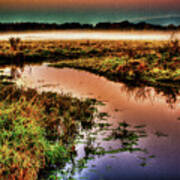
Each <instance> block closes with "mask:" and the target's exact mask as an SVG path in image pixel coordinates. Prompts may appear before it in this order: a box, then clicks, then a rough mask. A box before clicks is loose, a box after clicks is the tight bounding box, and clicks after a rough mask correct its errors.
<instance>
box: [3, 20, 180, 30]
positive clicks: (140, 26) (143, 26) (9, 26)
mask: <svg viewBox="0 0 180 180" xmlns="http://www.w3.org/2000/svg"><path fill="white" fill-rule="evenodd" d="M68 29H74V30H75V29H94V30H180V25H179V26H175V25H173V24H171V25H168V26H162V25H154V24H148V23H146V22H140V23H137V24H134V23H131V22H129V21H123V22H119V23H110V22H103V23H97V24H96V25H95V26H93V25H92V24H80V23H64V24H56V23H52V24H48V23H28V22H26V23H0V31H1V32H2V31H26V30H68Z"/></svg>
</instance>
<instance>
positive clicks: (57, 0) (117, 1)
mask: <svg viewBox="0 0 180 180" xmlns="http://www.w3.org/2000/svg"><path fill="white" fill-rule="evenodd" d="M74 7H80V8H93V7H98V8H107V7H108V8H113V7H114V8H137V7H139V8H143V7H149V8H160V9H161V8H163V9H169V8H176V9H177V8H179V9H180V0H0V8H1V9H2V8H13V9H19V8H20V9H21V8H31V9H32V8H35V9H37V8H74Z"/></svg>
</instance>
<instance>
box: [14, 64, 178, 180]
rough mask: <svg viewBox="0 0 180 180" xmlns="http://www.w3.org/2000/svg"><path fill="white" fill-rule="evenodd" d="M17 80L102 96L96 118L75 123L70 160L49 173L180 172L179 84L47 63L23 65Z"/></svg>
mask: <svg viewBox="0 0 180 180" xmlns="http://www.w3.org/2000/svg"><path fill="white" fill-rule="evenodd" d="M19 72H20V71H19ZM17 81H25V82H24V84H22V85H24V86H26V87H34V88H36V89H37V90H39V91H49V90H52V91H56V92H60V93H62V92H63V93H72V95H73V96H78V97H79V98H85V97H90V98H95V99H97V100H99V101H101V102H103V103H99V106H98V110H99V112H101V113H100V114H99V115H98V116H97V117H96V119H95V120H94V121H95V123H93V124H92V125H89V127H88V129H86V130H83V128H82V127H79V132H80V136H79V138H77V139H76V144H75V146H73V147H72V155H71V162H69V163H68V164H67V165H66V166H65V167H64V169H58V170H56V171H55V172H53V174H54V175H57V176H59V177H62V178H63V179H73V178H75V179H81V178H83V177H84V178H86V179H90V180H91V179H108V180H111V179H113V180H116V179H132V178H138V179H147V178H149V179H160V178H162V179H163V178H164V179H172V177H176V178H177V177H178V178H179V177H180V169H179V167H180V155H179V152H178V149H179V148H180V144H179V136H180V126H179V121H178V120H177V117H179V116H180V114H179V112H180V108H179V104H178V102H179V89H177V88H174V87H173V88H172V87H162V86H161V87H160V86H159V87H155V88H150V87H143V86H141V87H132V86H127V85H124V84H121V83H114V82H111V81H109V80H107V79H105V78H103V77H99V76H96V75H94V74H91V73H88V72H84V71H77V70H72V69H68V68H65V69H55V68H52V67H47V66H46V65H42V66H25V67H24V70H23V72H22V73H21V78H19V79H18V80H17ZM100 104H101V105H100ZM103 104H104V106H102V105H103ZM167 104H168V105H167ZM172 107H173V109H172ZM107 113H108V114H107Z"/></svg>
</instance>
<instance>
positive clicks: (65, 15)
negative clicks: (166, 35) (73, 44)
mask: <svg viewBox="0 0 180 180" xmlns="http://www.w3.org/2000/svg"><path fill="white" fill-rule="evenodd" d="M162 19H163V21H162ZM123 20H129V21H132V22H138V21H144V20H145V21H149V22H153V23H156V24H162V22H163V24H171V23H173V24H176V25H177V24H180V0H0V22H29V21H30V22H48V23H53V22H55V23H64V22H80V23H91V24H95V23H97V22H102V21H103V22H105V21H110V22H117V21H123ZM160 21H161V22H160Z"/></svg>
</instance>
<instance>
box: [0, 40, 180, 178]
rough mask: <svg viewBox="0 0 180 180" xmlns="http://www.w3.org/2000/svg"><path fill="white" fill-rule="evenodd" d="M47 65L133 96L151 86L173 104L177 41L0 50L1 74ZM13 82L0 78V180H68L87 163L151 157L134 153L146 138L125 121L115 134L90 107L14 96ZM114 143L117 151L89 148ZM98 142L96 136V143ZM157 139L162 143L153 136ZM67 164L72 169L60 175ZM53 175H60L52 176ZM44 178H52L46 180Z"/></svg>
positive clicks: (84, 102)
mask: <svg viewBox="0 0 180 180" xmlns="http://www.w3.org/2000/svg"><path fill="white" fill-rule="evenodd" d="M42 62H50V64H49V66H53V67H58V68H63V67H70V68H77V69H83V70H88V71H90V72H93V73H96V74H99V75H103V76H105V77H107V78H108V79H110V80H112V81H117V82H124V83H126V85H127V86H128V87H129V89H133V88H135V87H140V88H143V87H145V86H152V87H154V88H155V90H156V91H157V92H159V93H160V92H163V93H164V94H165V95H168V103H174V102H175V101H176V95H177V94H179V88H180V86H179V83H180V44H179V42H178V41H175V40H174V41H168V42H167V41H162V42H161V41H89V40H88V41H83V40H82V41H80V40H78V41H22V40H20V39H15V38H11V39H10V40H9V42H7V41H1V42H0V66H2V67H4V66H11V67H13V68H14V67H15V66H20V67H21V68H22V67H23V66H24V64H26V63H27V64H29V63H42ZM12 79H13V76H6V75H3V70H2V72H1V76H0V128H1V134H0V178H1V179H19V180H20V179H54V178H58V176H59V178H63V177H66V178H65V179H67V178H68V179H73V176H72V174H74V173H75V171H77V170H78V171H80V170H82V169H83V168H86V163H87V161H88V160H92V159H93V158H94V156H102V155H105V154H115V153H119V152H134V151H139V152H143V153H145V155H146V156H145V157H144V156H143V157H140V158H139V159H141V163H140V165H141V166H143V167H144V166H146V165H147V161H148V160H149V159H152V158H154V157H155V155H154V154H149V152H148V150H147V149H143V148H140V147H139V146H138V145H139V141H140V139H141V138H146V137H147V136H148V134H147V133H146V130H145V125H141V124H137V125H136V126H134V127H132V126H131V125H130V124H128V123H127V122H125V121H122V122H119V124H118V126H117V127H112V124H110V123H108V122H107V118H108V114H106V113H105V112H99V111H98V108H97V107H98V106H102V105H103V104H102V103H101V102H99V101H97V100H95V99H78V98H75V97H71V96H69V95H64V94H57V93H52V92H42V93H39V92H38V91H37V90H35V89H24V88H21V89H20V88H18V87H17V86H16V84H14V83H12V81H11V80H12ZM99 134H101V138H102V137H103V141H107V142H108V141H120V142H119V146H118V147H116V148H112V147H109V148H105V147H102V146H101V145H95V144H94V141H95V139H96V138H97V137H98V136H99ZM102 134H103V135H102ZM156 135H157V136H158V137H160V136H163V137H166V135H165V134H163V133H161V132H156ZM84 136H85V137H86V139H85V140H86V142H85V146H84V152H85V156H84V157H83V158H81V159H79V160H78V161H77V162H75V158H76V155H77V154H76V153H77V152H76V144H77V143H79V142H77V141H82V139H83V137H84ZM67 163H71V169H70V170H69V173H70V174H68V173H67V172H68V171H66V172H65V171H64V170H62V168H63V167H65V166H66V164H67ZM54 169H60V170H61V171H60V172H61V173H60V174H57V172H56V171H55V173H54ZM49 172H52V175H50V176H49Z"/></svg>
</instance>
